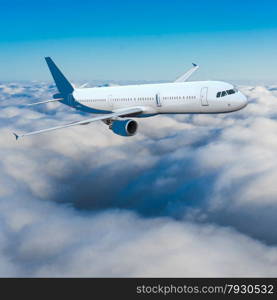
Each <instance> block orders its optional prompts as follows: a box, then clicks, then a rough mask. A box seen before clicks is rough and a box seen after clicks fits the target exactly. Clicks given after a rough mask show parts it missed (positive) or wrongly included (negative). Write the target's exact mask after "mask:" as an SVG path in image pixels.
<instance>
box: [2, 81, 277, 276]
mask: <svg viewBox="0 0 277 300" xmlns="http://www.w3.org/2000/svg"><path fill="white" fill-rule="evenodd" d="M1 88H2V90H1V91H0V99H1V103H0V107H1V112H0V134H1V140H0V155H1V157H2V159H1V161H0V167H1V171H0V181H1V185H0V245H1V246H0V276H24V275H30V276H276V274H277V273H276V270H277V268H276V267H277V249H276V247H275V245H276V244H277V236H276V235H275V233H274V231H272V228H275V227H276V226H277V221H276V217H275V216H276V213H277V189H276V184H275V182H276V180H277V172H276V164H277V163H276V162H277V161H276V158H275V156H276V150H277V149H276V148H277V142H276V139H275V135H276V129H277V121H276V120H277V119H276V104H275V103H276V100H277V99H276V93H275V90H274V87H241V89H242V90H243V91H244V92H245V93H246V94H248V96H249V98H250V104H249V105H248V107H247V108H245V109H244V110H242V111H240V112H237V113H233V114H225V115H191V116H190V115H178V116H159V117H155V118H148V119H138V122H139V133H138V135H136V136H134V137H132V138H124V137H119V136H117V135H114V134H113V133H112V132H111V131H109V130H108V128H107V127H106V126H105V125H104V124H102V123H97V124H91V125H89V126H80V127H75V128H72V129H65V130H62V131H56V132H53V133H51V134H44V135H41V136H36V137H26V138H23V139H22V140H19V141H15V139H14V137H13V136H12V135H11V132H13V131H18V128H22V130H23V131H25V130H26V131H28V130H32V129H36V128H37V129H39V128H45V127H48V126H54V125H56V124H60V123H67V122H70V121H73V120H76V119H80V118H83V116H81V115H79V114H78V113H74V112H70V110H69V109H68V108H66V107H64V106H58V105H47V106H46V107H41V108H23V107H22V104H24V103H30V102H35V101H36V99H37V98H42V99H43V98H45V99H47V98H48V97H49V91H48V90H47V88H48V86H47V85H44V84H43V85H41V86H40V85H39V84H35V85H27V84H25V85H23V84H13V85H2V86H1ZM7 98H8V100H7V101H6V100H5V99H7ZM257 222H258V223H259V224H258V226H257ZM269 245H271V246H269Z"/></svg>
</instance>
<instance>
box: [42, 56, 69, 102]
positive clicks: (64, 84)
mask: <svg viewBox="0 0 277 300" xmlns="http://www.w3.org/2000/svg"><path fill="white" fill-rule="evenodd" d="M45 60H46V63H47V65H48V68H49V70H50V72H51V74H52V77H53V79H54V81H55V83H56V86H57V89H58V90H59V92H60V93H61V94H62V95H64V96H65V95H68V94H71V93H72V92H73V91H74V88H73V87H72V85H71V83H70V82H69V81H68V80H67V79H66V78H65V76H64V75H63V73H62V72H61V71H60V70H59V68H58V67H57V66H56V65H55V63H54V62H53V60H52V59H51V58H50V57H45Z"/></svg>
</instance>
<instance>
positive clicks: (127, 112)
mask: <svg viewBox="0 0 277 300" xmlns="http://www.w3.org/2000/svg"><path fill="white" fill-rule="evenodd" d="M141 112H142V108H137V107H135V108H128V109H124V110H120V111H119V112H114V113H111V114H107V115H102V116H98V117H94V118H91V119H86V120H83V121H78V122H72V123H69V124H65V125H60V126H56V127H51V128H46V129H42V130H37V131H32V132H28V133H24V134H16V133H13V134H14V136H15V138H16V139H19V138H21V137H23V136H27V135H34V134H39V133H43V132H48V131H52V130H57V129H62V128H67V127H71V126H75V125H86V124H89V123H91V122H95V121H99V120H107V119H111V118H115V117H125V116H129V115H133V114H139V113H141Z"/></svg>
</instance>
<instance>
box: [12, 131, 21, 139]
mask: <svg viewBox="0 0 277 300" xmlns="http://www.w3.org/2000/svg"><path fill="white" fill-rule="evenodd" d="M13 135H14V136H15V139H16V140H18V139H19V138H20V136H19V135H18V134H16V133H15V132H13Z"/></svg>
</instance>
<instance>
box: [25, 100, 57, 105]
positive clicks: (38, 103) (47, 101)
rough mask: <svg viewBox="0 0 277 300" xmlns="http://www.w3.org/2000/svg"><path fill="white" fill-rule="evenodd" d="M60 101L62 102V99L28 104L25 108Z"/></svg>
mask: <svg viewBox="0 0 277 300" xmlns="http://www.w3.org/2000/svg"><path fill="white" fill-rule="evenodd" d="M61 100H63V98H59V99H51V100H45V101H40V102H36V103H30V104H26V105H25V106H34V105H39V104H45V103H49V102H57V101H61Z"/></svg>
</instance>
